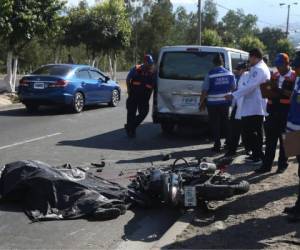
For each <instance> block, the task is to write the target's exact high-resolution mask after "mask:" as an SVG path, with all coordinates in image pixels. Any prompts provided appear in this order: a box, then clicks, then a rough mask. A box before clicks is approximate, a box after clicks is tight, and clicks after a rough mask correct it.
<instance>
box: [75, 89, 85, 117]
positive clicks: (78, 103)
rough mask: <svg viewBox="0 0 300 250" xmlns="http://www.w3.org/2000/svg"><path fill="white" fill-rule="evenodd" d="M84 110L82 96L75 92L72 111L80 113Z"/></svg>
mask: <svg viewBox="0 0 300 250" xmlns="http://www.w3.org/2000/svg"><path fill="white" fill-rule="evenodd" d="M83 108H84V96H83V94H82V93H81V92H77V93H76V94H75V96H74V99H73V103H72V111H73V112H75V113H80V112H81V111H82V110H83Z"/></svg>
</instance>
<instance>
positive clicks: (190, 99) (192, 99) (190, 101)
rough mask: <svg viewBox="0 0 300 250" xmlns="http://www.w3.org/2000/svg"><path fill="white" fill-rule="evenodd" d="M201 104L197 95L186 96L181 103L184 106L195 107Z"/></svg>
mask: <svg viewBox="0 0 300 250" xmlns="http://www.w3.org/2000/svg"><path fill="white" fill-rule="evenodd" d="M198 104H199V97H196V96H184V97H182V100H181V105H182V106H183V107H190V106H192V107H194V106H197V105H198Z"/></svg>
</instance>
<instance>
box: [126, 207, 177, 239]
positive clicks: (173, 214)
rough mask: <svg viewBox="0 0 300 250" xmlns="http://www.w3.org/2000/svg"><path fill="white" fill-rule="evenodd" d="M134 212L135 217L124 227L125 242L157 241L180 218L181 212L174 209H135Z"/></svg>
mask: <svg viewBox="0 0 300 250" xmlns="http://www.w3.org/2000/svg"><path fill="white" fill-rule="evenodd" d="M132 211H133V212H134V217H133V218H132V219H131V220H130V221H128V223H127V224H126V225H125V226H124V235H123V237H122V238H123V240H130V241H143V242H153V241H156V240H158V239H159V238H161V236H162V235H163V234H164V233H165V232H166V231H167V230H168V229H169V228H170V227H171V226H172V224H173V223H174V222H175V221H176V219H177V218H178V217H179V216H180V212H179V210H178V209H172V208H169V209H168V208H156V209H147V210H143V209H133V210H132ZM159 222H161V223H159ZM158 224H159V226H158Z"/></svg>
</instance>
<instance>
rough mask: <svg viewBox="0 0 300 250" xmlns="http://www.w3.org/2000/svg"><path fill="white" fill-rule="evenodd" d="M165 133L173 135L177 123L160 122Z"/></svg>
mask: <svg viewBox="0 0 300 250" xmlns="http://www.w3.org/2000/svg"><path fill="white" fill-rule="evenodd" d="M160 126H161V130H162V132H163V134H166V135H171V134H172V133H173V132H174V128H175V124H174V123H171V122H163V123H161V124H160Z"/></svg>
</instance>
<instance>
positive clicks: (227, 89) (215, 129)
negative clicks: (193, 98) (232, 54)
mask: <svg viewBox="0 0 300 250" xmlns="http://www.w3.org/2000/svg"><path fill="white" fill-rule="evenodd" d="M213 64H214V66H215V67H214V68H213V69H212V70H211V71H209V73H208V75H207V77H206V79H205V81H204V84H203V87H202V94H201V100H200V104H201V105H200V109H203V105H202V103H204V101H205V100H206V106H207V110H208V118H209V123H210V128H211V130H212V131H211V132H212V135H213V139H214V146H213V148H212V151H214V152H216V153H218V152H220V150H221V141H220V139H221V131H222V129H224V130H225V137H227V134H228V130H229V107H230V105H231V101H228V100H226V99H225V96H226V95H228V94H230V93H231V91H233V90H234V89H235V78H234V75H233V74H232V73H231V72H230V71H229V70H227V69H225V68H224V67H223V65H224V61H223V58H222V56H221V55H220V54H218V55H216V56H215V57H214V59H213ZM226 139H227V138H226Z"/></svg>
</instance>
